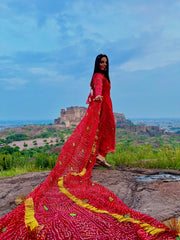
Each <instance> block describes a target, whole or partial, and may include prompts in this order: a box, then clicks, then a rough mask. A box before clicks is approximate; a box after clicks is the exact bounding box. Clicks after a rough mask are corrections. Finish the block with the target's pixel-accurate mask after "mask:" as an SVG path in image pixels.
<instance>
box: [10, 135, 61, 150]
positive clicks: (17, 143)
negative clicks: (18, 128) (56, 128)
mask: <svg viewBox="0 0 180 240" xmlns="http://www.w3.org/2000/svg"><path fill="white" fill-rule="evenodd" d="M56 139H58V142H60V140H61V139H60V138H57V137H56V138H37V139H32V140H24V141H14V142H12V143H9V144H8V145H9V146H11V147H15V146H18V147H19V148H20V150H23V149H29V148H33V147H42V146H45V145H46V144H47V143H48V144H49V145H51V144H52V145H56V143H57V142H56ZM34 141H36V142H37V145H34V143H33V142H34ZM24 143H26V144H27V147H25V146H24Z"/></svg>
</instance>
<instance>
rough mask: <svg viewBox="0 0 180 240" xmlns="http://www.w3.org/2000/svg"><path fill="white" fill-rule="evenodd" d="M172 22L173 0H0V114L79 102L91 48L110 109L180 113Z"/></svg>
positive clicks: (178, 10)
mask: <svg viewBox="0 0 180 240" xmlns="http://www.w3.org/2000/svg"><path fill="white" fill-rule="evenodd" d="M179 23H180V1H179V0H172V1H169V0H150V1H147V0H126V1H124V0H111V1H107V0H98V1H97V0H90V1H84V0H53V1H52V0H38V1H37V0H30V1H27V0H1V1H0V120H8V119H11V120H17V119H19V120H25V119H54V118H57V117H58V116H59V112H60V109H61V108H66V107H69V106H86V105H85V102H86V98H87V96H88V94H89V91H90V87H89V82H90V80H91V76H92V72H93V67H94V60H95V57H96V55H98V54H99V53H105V54H107V55H108V56H109V61H110V78H111V82H112V89H111V97H112V101H113V108H114V111H115V112H119V113H121V112H123V113H124V114H125V116H126V117H127V118H129V119H131V118H162V117H168V118H180V107H179V106H180V97H179V95H180V93H179V92H180V26H179Z"/></svg>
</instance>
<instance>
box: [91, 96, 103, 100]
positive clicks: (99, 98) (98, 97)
mask: <svg viewBox="0 0 180 240" xmlns="http://www.w3.org/2000/svg"><path fill="white" fill-rule="evenodd" d="M102 99H103V96H100V95H98V96H96V97H95V98H94V99H93V100H94V101H102Z"/></svg>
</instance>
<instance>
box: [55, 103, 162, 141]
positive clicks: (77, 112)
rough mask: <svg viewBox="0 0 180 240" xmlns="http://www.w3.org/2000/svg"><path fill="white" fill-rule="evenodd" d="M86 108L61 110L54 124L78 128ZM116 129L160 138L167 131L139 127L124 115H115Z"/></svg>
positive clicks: (150, 127)
mask: <svg viewBox="0 0 180 240" xmlns="http://www.w3.org/2000/svg"><path fill="white" fill-rule="evenodd" d="M86 110H87V108H86V107H78V106H74V107H67V110H65V109H61V111H60V117H58V118H57V119H54V124H55V125H59V127H62V128H71V127H76V126H77V125H78V124H79V123H80V121H81V119H82V118H83V116H84V115H85V113H86ZM114 118H115V123H116V127H120V128H124V129H129V130H131V131H134V132H137V133H139V132H145V133H148V134H149V135H151V136H160V135H162V134H164V133H165V130H163V129H160V128H159V127H158V126H137V125H134V124H133V123H132V122H131V121H130V120H128V119H126V118H125V115H124V113H114Z"/></svg>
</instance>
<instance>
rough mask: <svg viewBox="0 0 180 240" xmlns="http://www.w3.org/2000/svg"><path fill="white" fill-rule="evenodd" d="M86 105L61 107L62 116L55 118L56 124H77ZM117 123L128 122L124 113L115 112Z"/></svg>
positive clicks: (71, 125) (66, 125)
mask: <svg viewBox="0 0 180 240" xmlns="http://www.w3.org/2000/svg"><path fill="white" fill-rule="evenodd" d="M86 110H87V108H85V107H77V106H75V107H67V110H65V109H61V112H60V117H59V118H56V119H54V124H59V125H62V127H65V128H69V127H74V126H77V125H78V124H79V123H80V121H81V119H82V118H83V116H84V115H85V113H86ZM114 117H115V122H116V124H120V123H127V122H128V121H129V120H127V119H126V118H125V116H124V114H123V113H114Z"/></svg>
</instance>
